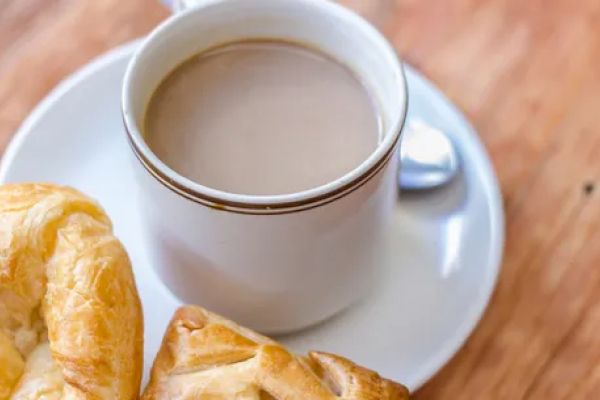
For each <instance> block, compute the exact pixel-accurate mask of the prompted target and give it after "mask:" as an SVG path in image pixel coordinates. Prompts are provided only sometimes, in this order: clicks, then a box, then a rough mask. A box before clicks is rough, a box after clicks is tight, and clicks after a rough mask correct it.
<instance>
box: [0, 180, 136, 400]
mask: <svg viewBox="0 0 600 400" xmlns="http://www.w3.org/2000/svg"><path fill="white" fill-rule="evenodd" d="M142 331H143V329H142V312H141V306H140V301H139V297H138V294H137V290H136V287H135V283H134V279H133V274H132V271H131V265H130V262H129V258H128V257H127V254H126V253H125V250H124V249H123V246H122V245H121V243H120V242H119V241H118V240H117V239H116V238H115V237H114V236H113V234H112V226H111V223H110V221H109V219H108V217H107V216H106V214H105V213H104V211H103V210H102V209H101V208H100V206H98V204H96V203H95V202H93V201H92V200H90V199H89V198H87V197H86V196H84V195H83V194H81V193H79V192H77V191H76V190H73V189H69V188H65V187H59V186H54V185H41V184H21V185H5V186H1V187H0V400H4V399H11V400H21V399H28V400H34V399H48V400H52V399H56V400H59V399H70V400H71V399H72V400H75V399H82V400H83V399H86V400H88V399H89V400H92V399H93V400H96V399H110V400H130V399H136V398H137V396H138V393H139V384H140V376H141V370H142V346H143V343H142V341H143V339H142Z"/></svg>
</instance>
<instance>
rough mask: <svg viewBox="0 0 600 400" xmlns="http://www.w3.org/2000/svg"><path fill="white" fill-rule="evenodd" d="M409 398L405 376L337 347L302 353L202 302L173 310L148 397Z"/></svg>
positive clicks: (250, 399) (148, 399)
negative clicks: (359, 361)
mask: <svg viewBox="0 0 600 400" xmlns="http://www.w3.org/2000/svg"><path fill="white" fill-rule="evenodd" d="M164 399H169V400H192V399H193V400H268V399H271V400H273V399H275V400H329V399H331V400H339V399H342V400H402V399H408V391H407V390H406V388H405V387H404V386H402V385H400V384H398V383H395V382H392V381H389V380H387V379H383V378H381V377H380V376H379V375H378V374H377V373H375V372H373V371H370V370H368V369H366V368H362V367H359V366H358V365H356V364H354V363H352V362H351V361H349V360H347V359H345V358H342V357H338V356H335V355H332V354H327V353H319V352H311V353H310V354H309V355H308V357H298V356H296V355H294V354H292V353H290V352H289V351H287V350H286V349H285V348H284V347H283V346H281V345H279V344H278V343H276V342H274V341H273V340H271V339H269V338H267V337H264V336H261V335H259V334H257V333H255V332H253V331H251V330H249V329H245V328H243V327H240V326H238V325H236V324H235V323H233V322H231V321H228V320H226V319H225V318H223V317H220V316H218V315H215V314H213V313H210V312H208V311H206V310H204V309H202V308H200V307H195V306H186V307H182V308H180V309H179V310H178V311H177V312H176V313H175V316H174V317H173V320H172V321H171V323H170V325H169V327H168V328H167V332H166V334H165V337H164V339H163V344H162V347H161V349H160V351H159V353H158V355H157V357H156V360H155V362H154V366H153V368H152V375H151V377H150V383H149V384H148V387H147V388H146V390H145V392H144V394H143V396H142V400H164Z"/></svg>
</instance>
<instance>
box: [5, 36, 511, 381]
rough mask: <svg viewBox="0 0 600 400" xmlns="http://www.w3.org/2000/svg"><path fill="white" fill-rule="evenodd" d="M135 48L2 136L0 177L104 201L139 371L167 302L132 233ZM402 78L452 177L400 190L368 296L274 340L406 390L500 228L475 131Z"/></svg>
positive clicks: (458, 320) (467, 300) (448, 330)
mask: <svg viewBox="0 0 600 400" xmlns="http://www.w3.org/2000/svg"><path fill="white" fill-rule="evenodd" d="M135 46H136V43H135V42H134V43H131V44H128V45H126V46H123V47H120V48H118V49H115V50H113V51H111V52H109V53H107V54H106V55H103V56H102V57H100V58H98V59H97V60H95V61H94V62H92V63H91V64H89V65H88V66H87V67H85V68H83V69H82V70H81V71H79V72H78V73H76V74H75V75H74V76H72V77H70V78H69V79H67V80H66V81H65V82H63V83H62V84H60V85H59V86H58V87H57V88H56V89H55V90H54V91H53V92H52V93H51V94H50V95H49V96H48V97H47V98H46V99H45V100H44V101H43V102H42V103H41V104H40V105H39V106H38V107H37V109H36V110H35V111H34V112H33V113H32V114H31V115H30V117H29V118H28V119H27V120H26V121H25V123H24V124H23V126H22V127H21V128H20V130H19V132H18V133H17V135H16V136H15V138H14V139H13V141H12V143H11V144H10V146H9V148H8V150H7V152H6V154H5V156H4V159H3V160H2V164H1V167H0V181H2V182H22V181H47V182H56V183H61V184H67V185H71V186H74V187H76V188H79V189H81V190H82V191H84V192H86V193H88V194H89V195H91V196H93V197H95V198H96V199H98V200H99V201H100V202H101V203H102V204H103V205H104V207H105V208H106V210H107V211H108V213H109V214H110V216H111V218H112V219H113V221H114V225H115V230H116V233H117V235H118V236H119V237H120V238H121V239H122V240H123V242H124V243H125V246H126V247H127V249H128V251H129V253H130V255H131V258H132V261H133V265H134V269H135V274H136V277H137V281H138V287H139V290H140V293H141V297H142V302H143V305H144V310H145V323H146V351H145V366H146V373H147V372H148V368H149V367H150V365H151V363H152V360H153V358H154V355H155V353H156V350H157V348H158V346H159V344H160V341H161V338H162V335H163V331H164V328H165V326H166V324H167V322H168V321H169V319H170V317H171V315H172V312H173V310H174V309H175V308H176V307H177V305H178V301H177V299H175V298H174V297H173V296H172V295H171V294H170V293H169V292H168V291H167V290H166V289H165V288H164V286H163V285H162V283H161V282H159V281H158V279H157V277H156V275H155V274H154V272H153V270H152V269H151V268H150V264H149V262H148V260H147V259H146V254H145V249H144V247H143V246H142V242H141V240H140V234H139V229H140V228H139V226H140V224H139V223H138V222H139V221H138V220H139V218H138V215H137V211H136V201H135V200H136V198H135V197H136V190H135V182H134V181H133V176H132V171H131V169H130V164H129V162H130V159H129V152H130V149H129V145H128V144H127V142H126V138H125V133H124V132H123V128H122V122H121V115H120V93H121V79H122V77H123V74H124V71H125V66H126V64H127V61H128V60H129V57H130V56H131V54H132V52H133V50H134V49H135ZM407 78H408V83H409V89H410V94H409V97H410V109H409V114H412V115H413V116H415V115H419V116H421V117H423V119H425V120H427V121H428V122H429V123H430V124H432V125H433V126H436V127H438V128H442V129H443V130H444V131H446V132H448V134H449V135H450V136H451V138H452V139H453V140H454V142H455V144H456V146H457V148H458V149H459V151H460V154H461V156H462V160H463V166H464V171H463V174H462V176H461V177H460V178H458V179H457V181H456V182H454V183H453V184H452V185H450V186H449V187H447V188H445V189H441V190H437V191H433V192H430V193H425V194H419V195H414V194H405V195H403V197H402V199H401V201H400V205H399V206H398V211H397V213H396V217H395V221H396V227H395V230H394V235H393V237H392V238H391V240H393V244H394V246H393V247H394V250H393V251H392V252H391V254H390V255H389V262H388V263H387V264H388V265H387V279H386V281H385V283H384V284H383V285H382V286H381V287H380V288H379V289H378V292H377V294H375V295H372V296H371V297H370V298H368V299H366V300H365V301H364V302H363V303H362V304H360V305H357V306H355V307H353V308H352V309H350V310H348V311H346V312H344V313H342V314H341V315H338V316H337V317H334V318H333V319H331V320H329V321H327V322H325V323H323V324H321V325H319V326H316V327H313V328H311V329H308V330H306V331H303V332H300V333H296V334H292V335H288V336H285V337H282V338H281V340H282V341H283V342H284V343H286V344H287V345H289V346H291V347H292V348H294V349H295V350H297V351H305V350H308V349H319V350H324V351H329V352H335V353H339V354H342V355H345V356H347V357H349V358H351V359H353V360H355V361H357V362H359V363H361V364H363V365H365V366H368V367H370V368H373V369H375V370H377V371H379V372H380V374H382V375H383V376H386V377H389V378H392V379H396V380H398V381H400V382H403V383H405V384H407V385H408V386H409V387H410V388H412V389H416V388H417V387H419V386H420V385H422V384H423V383H424V382H425V381H426V380H427V379H429V378H430V377H431V376H432V375H433V374H435V373H436V372H437V371H438V370H439V369H440V368H441V367H442V366H443V365H444V364H445V363H446V362H447V361H448V359H449V358H450V357H452V355H453V354H454V353H455V352H456V351H457V350H458V349H459V348H460V346H461V345H462V344H463V342H464V341H465V340H466V338H467V337H468V335H469V334H470V333H471V331H472V330H473V329H474V327H475V325H476V323H477V322H478V321H479V318H480V317H481V314H482V313H483V311H484V309H485V307H486V305H487V303H488V300H489V297H490V295H491V293H492V290H493V288H494V285H495V282H496V277H497V275H498V270H499V265H500V261H501V255H502V248H503V239H504V224H503V212H502V204H501V198H500V193H499V190H498V185H497V182H496V178H495V176H494V172H493V170H492V167H491V165H490V162H489V160H488V157H487V155H486V152H485V150H484V148H483V147H482V146H481V144H480V142H479V140H478V139H477V136H476V134H475V132H474V131H473V129H472V128H471V127H470V125H469V124H468V123H467V121H465V119H464V118H463V116H462V115H461V114H460V113H459V112H458V111H457V110H456V109H455V108H454V107H453V106H452V105H451V104H450V103H449V102H448V100H446V98H445V97H444V96H443V95H442V94H441V93H440V92H439V91H438V90H437V89H435V88H434V87H433V86H432V84H431V83H429V82H428V81H426V80H425V79H424V78H423V77H421V76H420V75H419V74H418V73H416V72H415V71H414V70H413V69H411V68H407ZM224 295H226V294H224Z"/></svg>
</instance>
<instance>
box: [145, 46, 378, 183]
mask: <svg viewBox="0 0 600 400" xmlns="http://www.w3.org/2000/svg"><path fill="white" fill-rule="evenodd" d="M380 135H381V126H380V119H379V114H378V111H377V109H376V106H375V104H374V102H373V99H372V97H371V95H370V93H369V92H368V90H367V89H366V88H365V87H364V86H363V84H362V83H361V82H360V80H359V79H358V78H357V77H356V76H355V75H354V74H353V73H352V71H350V70H349V69H348V68H347V67H345V66H344V65H342V64H340V63H338V62H336V61H334V60H333V59H331V58H329V57H327V56H325V55H324V54H321V53H319V52H317V51H314V50H311V49H308V48H305V47H303V46H300V45H295V44H291V43H285V42H277V41H248V42H239V43H233V44H228V45H224V46H221V47H218V48H215V49H213V50H210V51H207V52H205V53H201V54H198V55H196V56H194V57H193V58H191V59H190V60H188V61H186V62H185V63H183V64H182V65H180V66H179V67H177V68H176V69H175V70H174V71H173V72H172V73H171V74H170V75H169V76H168V77H167V78H166V79H165V80H164V81H163V82H162V83H161V85H160V86H159V87H158V89H157V90H156V92H155V93H154V95H153V97H152V99H151V101H150V103H149V105H148V108H147V112H146V121H145V129H144V136H145V139H146V141H147V143H148V145H149V146H150V148H151V149H152V151H153V152H154V153H155V154H156V155H157V156H158V157H159V158H160V159H161V160H162V161H163V162H164V163H165V164H167V165H168V166H169V167H171V168H172V169H173V170H175V171H176V172H178V173H179V174H181V175H183V176H185V177H187V178H189V179H191V180H193V181H195V182H197V183H199V184H202V185H205V186H208V187H211V188H214V189H219V190H223V191H226V192H231V193H238V194H252V195H273V194H289V193H294V192H298V191H302V190H306V189H310V188H314V187H317V186H320V185H322V184H325V183H328V182H331V181H334V180H335V179H337V178H339V177H341V176H343V175H344V174H346V173H347V172H349V171H351V170H352V169H354V168H355V167H357V166H358V165H359V164H361V163H362V162H363V161H364V160H366V159H367V158H368V157H369V155H370V154H371V153H372V152H373V151H374V150H375V148H376V147H377V145H378V143H379V140H380Z"/></svg>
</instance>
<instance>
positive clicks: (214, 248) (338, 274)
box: [123, 0, 407, 333]
mask: <svg viewBox="0 0 600 400" xmlns="http://www.w3.org/2000/svg"><path fill="white" fill-rule="evenodd" d="M185 3H194V6H193V7H191V8H188V9H185V10H183V11H181V12H178V13H176V14H175V15H173V16H172V17H170V18H169V19H168V20H167V21H165V22H164V23H162V24H161V25H160V26H158V27H157V28H156V29H155V30H154V31H153V32H152V33H151V34H150V35H149V36H148V37H147V38H146V39H145V41H144V42H143V44H142V45H141V46H140V48H139V49H138V50H137V51H136V53H135V55H134V56H133V58H132V60H131V62H130V64H129V67H128V69H127V73H126V76H125V81H124V86H123V118H124V121H125V126H126V128H127V132H128V137H129V140H130V143H131V148H132V149H133V154H135V155H136V158H137V160H135V161H134V165H135V168H136V170H137V172H138V174H137V176H138V180H139V186H140V191H139V196H140V207H141V212H142V213H143V218H144V220H145V221H146V227H145V232H146V233H147V244H148V248H149V250H150V251H151V254H152V263H153V267H154V268H155V270H156V271H157V273H158V275H159V276H160V278H161V279H162V281H163V282H164V283H165V284H166V286H167V287H168V288H169V289H170V290H171V291H172V292H173V294H175V295H176V296H177V297H178V298H179V299H180V300H182V301H183V302H185V303H192V304H199V305H202V306H205V307H207V308H209V309H212V310H214V311H217V312H219V313H221V314H224V315H226V316H228V317H230V318H232V319H234V320H236V321H239V322H240V323H242V324H244V325H247V326H250V327H252V328H254V329H257V330H259V331H262V332H266V333H283V332H289V331H293V330H297V329H300V328H304V327H306V326H309V325H312V324H315V323H318V322H320V321H322V320H324V319H326V318H328V317H331V316H332V315H334V314H335V313H337V312H339V311H341V310H342V309H344V308H346V307H348V306H349V305H350V304H352V303H354V302H356V301H357V300H359V299H360V298H361V297H362V296H363V295H364V294H365V293H366V291H367V290H368V289H369V288H370V286H371V283H372V281H373V277H374V276H376V274H377V268H378V265H380V264H381V261H380V257H381V255H382V251H381V247H382V244H383V243H384V239H385V237H386V230H387V227H388V225H389V222H391V218H392V211H393V208H394V204H395V202H396V197H397V186H396V176H397V168H398V151H397V146H398V142H399V137H400V131H401V128H402V126H403V124H404V120H405V117H406V106H407V104H406V103H407V98H406V82H405V79H404V75H403V71H402V67H401V63H400V61H399V59H398V57H397V55H396V53H395V52H394V50H393V48H392V47H391V46H390V44H389V43H388V42H387V41H386V40H385V39H384V38H383V36H382V35H381V34H380V33H378V32H377V31H376V30H375V29H374V28H373V27H372V26H371V25H370V24H369V23H367V22H366V21H365V20H363V19H362V18H361V17H359V16H358V15H356V14H354V13H353V12H351V11H349V10H347V9H346V8H344V7H342V6H340V5H338V4H336V3H333V2H329V1H323V0H202V1H198V0H188V1H187V2H185V1H180V2H178V3H177V4H178V7H179V8H185V7H182V6H183V5H185ZM248 38H268V39H273V38H279V39H285V40H287V41H293V42H299V43H303V44H308V45H310V46H312V47H316V48H318V49H320V50H322V51H323V52H325V53H328V54H330V55H331V56H333V57H334V58H335V59H337V60H338V61H340V62H342V63H344V64H346V65H347V66H349V67H350V68H351V69H352V70H354V71H355V73H357V74H358V75H359V76H360V77H361V78H362V80H363V82H364V83H365V84H366V85H367V86H368V88H369V89H370V90H371V91H372V93H373V95H374V97H375V98H376V101H377V103H378V104H377V105H378V107H379V112H380V114H381V118H382V121H383V127H384V136H383V139H382V141H381V143H380V145H379V146H378V147H377V149H376V150H375V151H374V152H373V153H372V154H371V155H370V156H369V157H368V158H367V159H365V160H364V161H363V162H362V163H361V164H360V165H357V166H356V168H355V169H354V170H352V171H351V172H349V173H347V174H346V175H344V176H341V177H340V178H339V179H337V180H335V181H332V182H329V183H327V184H325V185H322V186H319V187H315V188H313V189H310V190H305V191H302V192H298V193H294V194H286V195H275V196H249V195H241V194H234V193H226V192H222V191H219V190H216V189H213V188H209V187H206V186H203V185H202V184H200V183H197V182H193V181H191V180H189V179H186V178H185V177H184V176H181V175H179V174H177V173H176V172H175V171H173V170H172V169H171V168H169V167H168V166H167V165H165V164H164V163H163V162H162V161H161V160H160V159H158V158H157V157H156V156H155V155H154V154H153V153H152V151H151V150H150V148H149V147H148V145H147V144H146V143H145V141H144V137H143V135H142V131H141V127H142V124H143V120H144V114H145V112H146V106H147V104H148V102H149V100H150V97H151V96H152V94H153V92H154V90H155V89H156V88H157V86H158V85H159V84H160V82H161V81H162V80H163V79H164V78H165V77H166V76H167V75H168V74H169V72H170V71H172V70H173V69H174V68H175V67H177V66H178V65H179V64H181V63H182V62H183V61H184V60H186V59H188V58H189V57H191V56H192V55H194V54H197V53H200V52H202V51H203V50H205V49H208V48H211V47H214V46H216V45H219V44H224V43H228V42H234V41H237V40H240V39H248ZM146 311H147V312H152V310H146Z"/></svg>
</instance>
